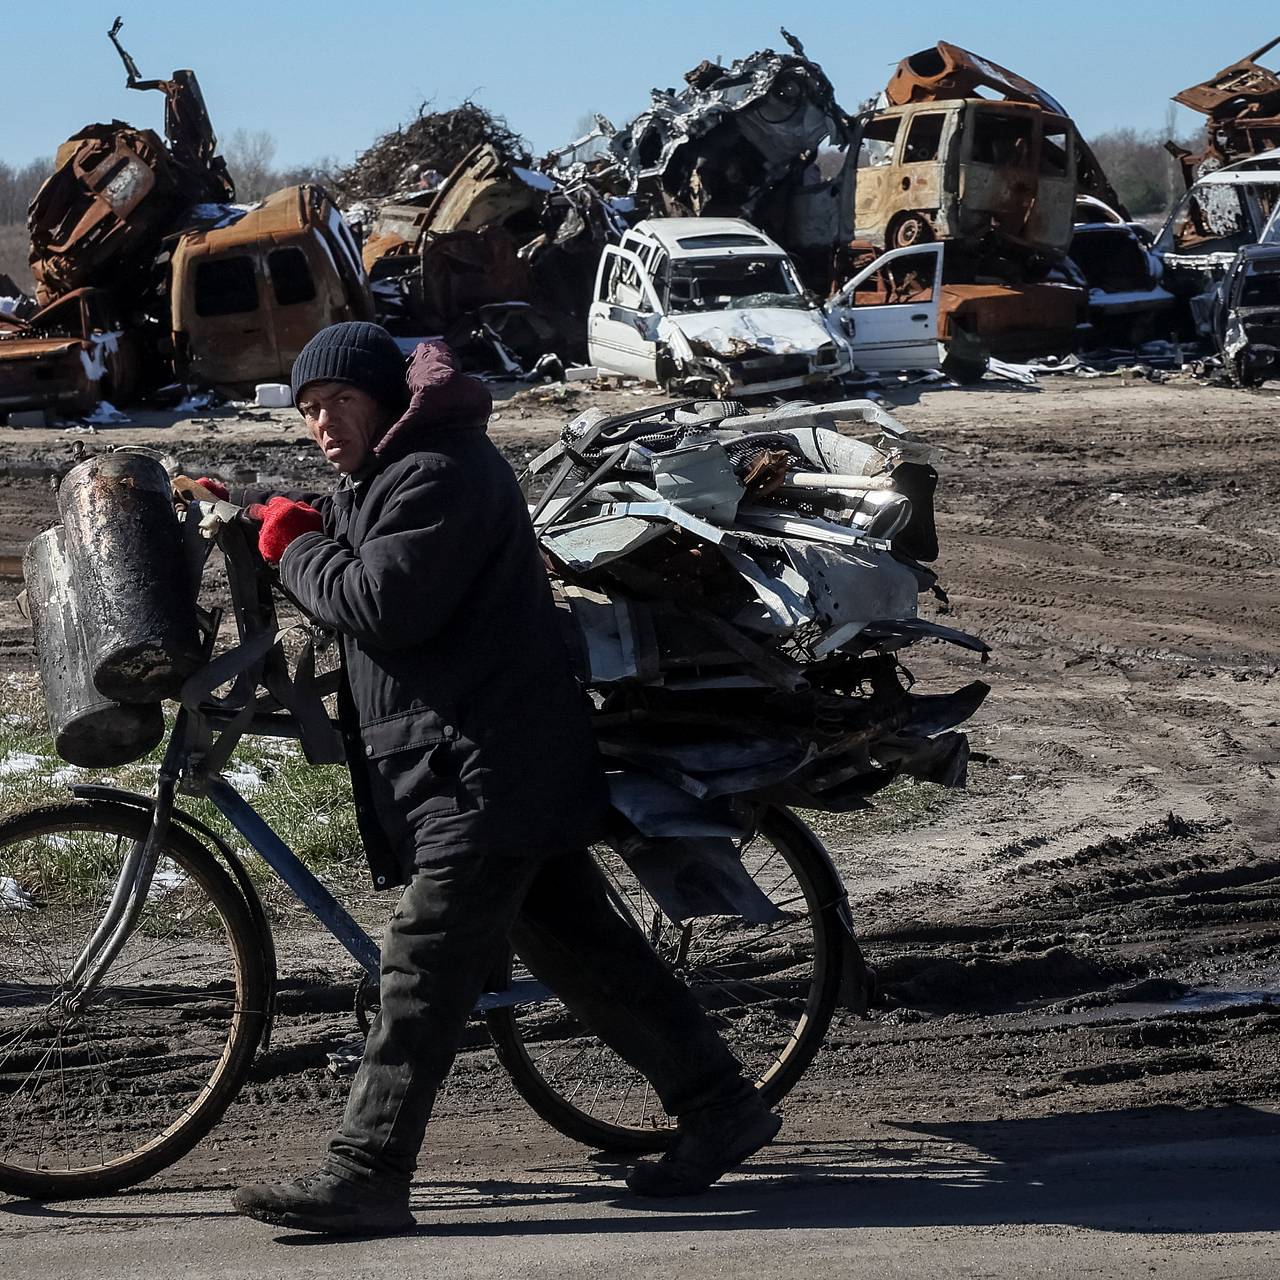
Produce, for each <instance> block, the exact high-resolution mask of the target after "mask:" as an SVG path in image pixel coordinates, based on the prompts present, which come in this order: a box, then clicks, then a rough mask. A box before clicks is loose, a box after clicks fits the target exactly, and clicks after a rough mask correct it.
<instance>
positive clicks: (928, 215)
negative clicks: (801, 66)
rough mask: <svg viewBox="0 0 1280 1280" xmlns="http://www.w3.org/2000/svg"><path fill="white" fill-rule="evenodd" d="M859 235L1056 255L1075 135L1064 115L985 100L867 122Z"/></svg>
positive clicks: (1067, 222)
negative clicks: (941, 241) (948, 242)
mask: <svg viewBox="0 0 1280 1280" xmlns="http://www.w3.org/2000/svg"><path fill="white" fill-rule="evenodd" d="M862 126H863V127H862V140H861V147H860V150H859V154H858V174H857V193H856V197H855V217H854V221H855V232H854V234H855V235H856V236H857V238H858V239H859V240H863V241H870V242H871V243H873V244H876V245H880V246H882V247H884V248H886V249H897V248H905V247H906V246H908V245H916V244H920V243H922V242H925V241H929V240H952V241H964V242H967V243H968V244H969V245H971V246H974V247H977V246H989V247H991V248H994V249H996V250H999V249H1000V248H1002V247H1006V248H1015V249H1018V250H1021V251H1023V252H1024V253H1026V252H1028V251H1030V252H1033V253H1042V254H1044V255H1046V256H1047V257H1049V258H1060V257H1061V256H1062V255H1063V254H1064V253H1065V252H1066V250H1067V246H1068V245H1069V244H1070V243H1071V235H1072V224H1073V221H1074V208H1075V197H1076V147H1077V141H1076V134H1075V128H1074V126H1073V125H1072V123H1071V121H1070V119H1068V117H1066V116H1065V115H1059V114H1055V113H1053V112H1049V111H1045V110H1044V109H1043V108H1041V107H1039V106H1036V105H1033V104H1031V103H1024V102H992V101H987V100H986V99H982V98H958V99H952V100H943V101H931V102H917V103H909V104H907V105H905V106H898V107H888V108H885V109H884V110H879V111H875V112H873V113H870V114H869V115H867V116H865V117H863V120H862Z"/></svg>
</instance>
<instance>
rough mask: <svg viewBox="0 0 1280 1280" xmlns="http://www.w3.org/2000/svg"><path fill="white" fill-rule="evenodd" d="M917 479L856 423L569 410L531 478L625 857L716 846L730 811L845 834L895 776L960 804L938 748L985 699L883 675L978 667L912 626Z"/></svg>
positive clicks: (945, 632)
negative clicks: (701, 839)
mask: <svg viewBox="0 0 1280 1280" xmlns="http://www.w3.org/2000/svg"><path fill="white" fill-rule="evenodd" d="M930 457H931V451H930V449H929V447H928V446H927V445H925V444H924V443H922V442H921V441H920V440H918V439H917V438H916V437H914V436H912V435H911V434H909V433H908V432H906V431H904V430H903V429H902V427H900V426H899V424H898V423H897V422H896V421H895V420H894V419H893V418H892V417H890V416H889V415H888V414H886V413H885V412H884V411H883V410H881V409H880V408H878V407H877V406H876V405H875V404H873V403H872V402H870V401H867V400H849V401H843V402H840V403H835V404H828V405H824V406H815V405H803V404H793V405H788V406H786V407H785V408H783V409H779V410H776V411H773V412H769V413H761V414H747V413H746V411H745V410H744V408H743V407H742V406H741V405H740V404H739V403H737V402H735V401H688V402H685V403H682V404H673V405H667V406H663V407H660V408H656V409H644V410H641V411H639V412H637V413H634V414H629V415H623V416H614V417H608V416H605V415H603V414H602V413H601V412H600V411H599V410H589V411H588V412H586V413H584V414H582V415H581V416H580V417H578V418H577V419H575V420H574V421H572V422H571V423H569V425H568V426H567V427H566V428H565V430H564V432H563V435H562V438H561V440H560V441H559V442H558V443H557V444H556V445H554V446H553V447H552V448H550V449H548V450H547V451H546V452H544V453H543V454H541V455H540V456H539V457H538V458H536V459H535V460H534V461H533V462H532V463H531V464H530V466H529V468H528V470H527V471H526V473H525V476H524V480H525V483H526V487H527V492H529V494H530V496H531V497H532V496H533V495H534V494H535V493H539V491H540V496H539V497H538V498H537V501H536V504H535V505H534V508H533V519H534V524H535V527H536V528H537V530H538V534H539V538H540V541H541V545H542V547H543V549H544V552H545V554H546V556H547V558H548V560H549V562H550V564H551V566H552V571H553V577H554V579H555V581H556V583H557V594H558V600H559V603H560V605H561V607H562V609H563V610H564V613H565V617H566V622H567V623H568V622H570V621H571V622H572V624H573V625H567V626H566V632H567V634H568V635H570V637H571V638H572V641H573V643H574V645H575V646H576V648H577V651H578V654H579V659H580V666H581V671H582V674H583V677H584V679H585V681H586V683H587V684H588V686H589V687H590V689H591V690H592V691H593V693H594V694H595V696H596V699H597V702H598V709H597V714H596V717H595V723H596V728H597V733H598V736H599V739H600V743H601V749H602V751H603V752H604V754H605V756H606V757H607V758H609V759H610V760H611V761H613V762H614V763H615V765H617V766H618V767H620V768H623V773H622V775H621V778H620V779H615V787H614V801H615V804H616V806H617V807H618V808H619V809H620V810H621V811H622V812H623V813H624V814H625V815H626V816H627V817H628V818H629V819H631V821H633V822H634V823H635V824H636V826H637V827H638V828H639V830H640V831H641V832H642V833H643V834H644V835H646V836H663V835H669V836H682V837H689V836H692V835H697V834H702V835H716V834H725V832H724V831H721V830H719V829H718V828H716V827H715V823H716V822H717V821H719V822H721V823H722V824H728V825H729V826H730V827H732V825H733V821H734V819H733V816H732V806H731V805H729V804H728V802H729V800H730V799H731V798H732V797H736V796H748V795H749V796H751V797H752V798H757V799H759V798H765V799H771V800H776V801H778V802H781V803H786V804H795V805H800V806H804V807H808V808H820V809H829V810H836V811H841V810H848V809H854V808H860V807H865V806H866V805H867V803H868V800H867V797H868V796H869V795H871V794H872V793H873V792H875V791H877V790H878V789H879V788H881V787H883V786H884V785H885V784H886V783H888V782H889V781H891V780H892V779H893V778H894V777H896V776H898V775H899V774H903V773H905V774H909V775H911V776H914V777H916V778H921V779H927V780H929V781H932V782H937V783H941V784H943V785H946V786H962V785H963V784H964V781H965V773H966V762H967V759H968V742H967V739H966V738H965V735H964V734H962V733H958V732H955V729H956V726H958V725H960V724H962V723H963V722H964V721H965V720H966V719H967V718H968V717H969V716H971V715H972V714H973V713H974V711H975V710H976V709H977V708H978V706H979V705H980V704H981V703H982V700H983V698H984V697H985V696H986V694H987V691H988V687H987V685H986V684H984V683H983V682H981V681H974V682H972V683H970V684H968V685H966V686H964V687H963V688H961V689H959V690H957V691H955V692H953V693H946V694H919V693H915V692H913V691H912V683H913V681H912V677H911V676H910V674H909V673H908V672H907V671H906V669H905V668H904V667H903V666H902V664H901V661H900V655H901V653H902V651H903V650H904V649H905V648H907V647H909V646H910V645H912V644H915V643H917V642H919V641H921V640H925V639H935V640H941V641H945V642H949V643H952V644H957V645H960V646H963V647H964V648H966V649H969V650H972V651H974V652H977V653H980V654H982V655H984V658H985V655H986V652H987V646H986V645H985V644H984V643H983V642H982V641H981V640H978V639H976V638H975V637H972V636H968V635H965V634H964V633H962V632H959V631H955V630H953V629H951V628H948V627H944V626H941V625H939V624H937V623H933V622H929V621H926V620H923V619H921V618H919V617H917V616H916V601H917V597H918V595H919V594H920V593H921V592H924V591H929V590H931V589H934V588H935V587H936V583H937V578H936V575H935V574H934V573H933V571H932V570H931V569H929V568H927V567H926V563H925V562H927V561H931V560H933V559H934V558H936V555H937V538H936V533H935V530H934V525H933V504H932V498H933V490H934V487H935V484H936V480H937V474H936V472H935V471H934V469H933V467H932V465H931V463H930ZM624 766H625V768H624ZM637 771H638V773H637ZM646 779H647V781H646ZM717 814H719V817H718V818H717ZM691 821H692V822H693V823H694V824H695V826H697V824H699V823H702V824H707V825H706V826H705V827H702V826H698V827H697V830H693V829H690V828H689V826H688V823H689V822H691Z"/></svg>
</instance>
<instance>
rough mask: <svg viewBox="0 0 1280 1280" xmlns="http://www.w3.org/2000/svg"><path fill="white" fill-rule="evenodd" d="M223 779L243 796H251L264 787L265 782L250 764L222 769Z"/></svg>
mask: <svg viewBox="0 0 1280 1280" xmlns="http://www.w3.org/2000/svg"><path fill="white" fill-rule="evenodd" d="M222 776H223V779H224V780H225V781H227V782H229V783H230V784H231V785H232V786H233V787H235V789H236V790H237V791H238V792H240V794H241V795H243V796H251V795H254V794H255V793H256V792H259V791H261V790H262V788H263V787H265V786H266V785H267V784H266V780H265V779H264V778H263V776H262V774H260V773H259V772H258V770H257V769H255V768H254V767H253V765H251V764H238V765H236V767H235V768H234V769H224V770H223V773H222Z"/></svg>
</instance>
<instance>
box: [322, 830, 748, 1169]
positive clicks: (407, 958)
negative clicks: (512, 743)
mask: <svg viewBox="0 0 1280 1280" xmlns="http://www.w3.org/2000/svg"><path fill="white" fill-rule="evenodd" d="M508 935H509V936H510V938H511V941H512V943H513V944H514V945H515V947H516V949H517V950H518V952H519V953H520V956H521V958H522V959H523V960H524V962H525V964H526V965H528V967H529V969H530V970H531V971H532V972H533V973H534V975H535V976H536V977H537V978H538V979H540V980H541V981H542V982H544V983H546V984H547V986H549V987H550V988H551V989H552V990H553V991H554V992H555V993H556V994H557V995H558V996H559V997H560V999H561V1000H562V1001H563V1002H564V1003H565V1004H566V1005H567V1006H568V1007H569V1009H570V1010H571V1011H572V1012H573V1013H574V1014H575V1015H576V1016H577V1017H578V1018H579V1019H580V1020H581V1021H582V1022H583V1023H585V1024H586V1025H587V1026H588V1027H590V1028H591V1030H593V1031H594V1032H595V1033H596V1034H597V1035H598V1036H600V1038H601V1039H602V1040H604V1041H605V1042H606V1043H607V1044H608V1045H609V1046H610V1047H611V1048H612V1049H613V1050H614V1051H615V1052H617V1053H618V1054H619V1055H620V1056H621V1057H622V1058H624V1059H625V1060H626V1061H627V1062H629V1063H630V1064H631V1065H632V1066H633V1067H635V1068H636V1069H637V1070H639V1071H640V1072H641V1073H642V1074H643V1075H645V1076H646V1077H647V1078H648V1079H649V1081H650V1082H651V1083H652V1085H653V1087H654V1091H655V1092H656V1093H657V1095H658V1098H659V1100H660V1101H661V1102H662V1105H663V1107H664V1108H665V1109H666V1110H667V1112H668V1113H670V1114H672V1115H679V1114H681V1113H687V1112H691V1111H697V1110H700V1109H702V1108H704V1107H718V1106H721V1105H733V1104H735V1103H738V1102H740V1101H742V1100H743V1099H744V1098H746V1097H749V1096H750V1093H751V1088H752V1086H751V1085H749V1084H748V1083H746V1082H745V1081H744V1080H743V1078H742V1073H741V1068H740V1066H739V1063H738V1061H737V1059H736V1058H734V1056H733V1055H732V1054H731V1053H730V1052H729V1050H728V1048H727V1047H726V1046H725V1044H724V1042H723V1041H722V1040H721V1039H720V1037H719V1036H718V1035H717V1034H716V1033H715V1030H714V1029H713V1028H712V1026H711V1023H710V1022H709V1020H708V1019H707V1016H706V1014H705V1013H704V1012H703V1010H702V1009H701V1007H700V1006H699V1005H698V1003H697V1001H696V1000H695V999H694V998H693V996H692V995H691V994H690V992H689V990H688V988H687V987H686V986H685V984H684V983H683V982H681V981H680V979H679V978H677V977H676V976H675V975H674V974H673V973H671V972H670V970H669V969H668V968H667V967H666V965H665V964H663V962H662V961H661V960H660V959H658V957H657V956H656V955H655V954H654V952H653V951H652V950H651V948H650V947H649V945H648V943H647V942H646V941H645V939H644V937H643V936H642V935H641V934H640V933H639V932H638V931H637V930H636V929H634V928H632V927H629V926H628V925H626V924H625V923H624V922H623V920H622V919H621V917H620V916H619V915H618V913H617V911H616V910H615V909H614V908H613V906H612V905H611V904H610V902H609V899H608V896H607V893H606V888H605V880H604V877H603V876H602V874H601V872H600V871H599V869H598V868H597V866H596V864H595V862H594V860H593V859H592V858H591V856H590V855H589V854H588V853H587V852H586V851H585V850H577V851H574V852H570V853H560V854H554V855H544V856H542V857H539V856H537V855H536V854H531V853H530V852H529V851H528V850H527V849H524V850H521V851H519V852H515V851H509V850H481V849H477V848H475V847H474V846H460V847H458V848H457V849H456V850H450V851H449V852H448V854H446V855H444V856H433V857H432V859H431V861H430V862H429V863H428V864H427V865H424V866H420V867H419V868H418V869H417V870H416V871H415V873H414V876H413V879H412V880H411V882H410V883H409V885H408V886H407V888H406V889H405V890H404V893H403V895H402V896H401V898H400V902H399V905H398V906H397V908H396V911H395V914H394V915H393V917H392V919H391V922H390V924H389V925H388V926H387V930H386V933H385V936H384V938H383V951H382V982H381V998H382V1007H381V1011H380V1012H379V1014H378V1017H377V1018H376V1019H375V1021H374V1024H373V1027H372V1029H371V1030H370V1032H369V1039H368V1043H367V1044H366V1046H365V1054H364V1061H363V1063H362V1064H361V1067H360V1071H359V1073H358V1075H357V1076H356V1079H355V1081H354V1083H353V1085H352V1089H351V1096H350V1098H349V1099H348V1101H347V1109H346V1113H345V1115H344V1116H343V1120H342V1126H341V1128H340V1129H339V1131H338V1132H337V1133H336V1134H335V1135H334V1136H333V1138H332V1140H331V1142H330V1146H329V1159H328V1163H329V1166H330V1167H331V1168H332V1169H334V1171H335V1172H339V1173H344V1174H347V1175H348V1176H352V1177H357V1178H367V1177H377V1178H383V1179H388V1180H390V1181H392V1182H404V1181H407V1180H408V1179H409V1177H410V1176H411V1175H412V1173H413V1170H414V1166H415V1163H416V1159H417V1155H418V1150H419V1148H420V1147H421V1145H422V1141H423V1136H424V1134H425V1131H426V1125H427V1120H428V1119H429V1117H430V1114H431V1107H432V1103H433V1102H434V1100H435V1095H436V1091H437V1089H438V1088H439V1086H440V1084H441V1082H442V1081H443V1080H444V1077H445V1075H446V1074H447V1073H448V1071H449V1067H450V1065H451V1064H452V1062H453V1058H454V1055H455V1054H456V1053H457V1051H458V1045H459V1044H460V1042H461V1039H462V1034H463V1030H464V1028H465V1026H466V1021H467V1018H468V1016H469V1015H470V1013H471V1010H472V1007H473V1006H474V1004H475V1002H476V1000H477V998H478V997H479V996H480V994H481V992H482V991H483V990H484V986H485V982H486V980H487V979H488V978H489V977H490V976H491V975H492V973H493V971H494V968H495V963H496V962H497V961H498V960H499V959H500V956H501V946H502V944H503V940H504V939H505V938H506V937H507V936H508Z"/></svg>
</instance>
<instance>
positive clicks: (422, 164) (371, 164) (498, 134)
mask: <svg viewBox="0 0 1280 1280" xmlns="http://www.w3.org/2000/svg"><path fill="white" fill-rule="evenodd" d="M430 105H431V104H430V103H426V102H424V103H423V104H422V105H421V106H420V107H419V108H418V114H417V115H416V116H415V117H414V119H412V120H411V121H409V123H408V124H405V125H401V126H400V127H399V128H398V129H393V130H392V131H391V132H390V133H385V134H383V135H382V137H380V138H379V139H378V140H377V141H376V142H375V143H374V144H373V145H372V146H371V147H369V148H368V150H366V151H364V152H362V153H361V154H360V155H359V156H358V157H357V159H356V160H355V162H354V163H353V164H351V165H349V166H347V167H346V168H345V169H339V170H338V171H337V173H336V174H335V175H334V178H333V188H334V193H335V194H336V195H337V196H338V197H339V199H340V200H341V201H342V202H343V203H344V204H346V203H349V202H351V201H355V200H388V199H390V198H391V197H392V196H394V195H396V194H397V193H398V192H411V191H414V190H419V189H424V188H427V187H429V186H433V185H434V186H438V185H439V181H440V178H441V177H443V176H444V175H446V174H448V173H449V172H450V171H451V170H452V169H454V168H456V167H457V166H458V165H459V164H461V163H462V161H463V160H464V159H466V157H467V156H468V155H470V153H471V152H472V151H474V150H475V148H476V147H479V146H490V147H492V148H493V149H494V150H495V151H496V152H497V153H498V155H499V156H501V158H502V159H504V160H512V161H518V162H520V163H523V164H528V162H529V149H528V146H527V145H526V143H525V141H524V139H523V138H522V137H521V136H520V135H519V134H518V133H516V132H515V130H514V129H512V128H511V126H510V125H509V124H508V123H507V122H506V120H504V119H503V117H502V116H499V115H494V114H493V112H491V111H488V110H486V109H485V108H484V107H482V106H479V105H478V104H476V103H474V102H472V101H471V100H470V99H468V100H467V101H465V102H463V103H461V104H460V105H459V106H456V107H454V108H453V109H452V110H449V111H430V110H428V107H429V106H430ZM431 175H435V177H434V180H433V178H432V177H431Z"/></svg>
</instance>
